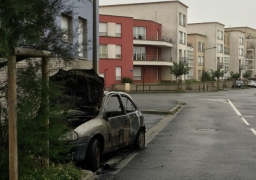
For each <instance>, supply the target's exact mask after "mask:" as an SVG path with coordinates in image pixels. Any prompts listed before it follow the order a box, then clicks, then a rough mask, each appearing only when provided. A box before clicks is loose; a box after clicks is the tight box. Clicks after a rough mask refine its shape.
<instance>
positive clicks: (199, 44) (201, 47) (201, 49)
mask: <svg viewBox="0 0 256 180" xmlns="http://www.w3.org/2000/svg"><path fill="white" fill-rule="evenodd" d="M198 51H204V43H202V42H198Z"/></svg>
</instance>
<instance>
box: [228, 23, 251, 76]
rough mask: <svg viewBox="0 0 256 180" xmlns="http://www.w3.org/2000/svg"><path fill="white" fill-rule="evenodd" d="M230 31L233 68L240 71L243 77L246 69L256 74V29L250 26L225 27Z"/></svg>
mask: <svg viewBox="0 0 256 180" xmlns="http://www.w3.org/2000/svg"><path fill="white" fill-rule="evenodd" d="M225 32H228V33H230V50H231V51H230V56H231V62H230V64H231V70H233V71H234V72H240V73H241V78H242V74H243V73H244V72H245V71H250V72H251V73H252V75H251V77H255V75H256V60H255V56H256V52H255V43H256V30H255V29H253V28H250V27H232V28H225Z"/></svg>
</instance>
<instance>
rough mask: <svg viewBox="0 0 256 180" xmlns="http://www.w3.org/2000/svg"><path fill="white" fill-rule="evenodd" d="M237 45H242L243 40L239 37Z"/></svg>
mask: <svg viewBox="0 0 256 180" xmlns="http://www.w3.org/2000/svg"><path fill="white" fill-rule="evenodd" d="M239 45H244V38H242V37H239Z"/></svg>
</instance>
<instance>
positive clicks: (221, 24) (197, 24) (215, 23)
mask: <svg viewBox="0 0 256 180" xmlns="http://www.w3.org/2000/svg"><path fill="white" fill-rule="evenodd" d="M200 24H220V25H222V26H225V24H221V23H219V22H201V23H188V24H187V25H200Z"/></svg>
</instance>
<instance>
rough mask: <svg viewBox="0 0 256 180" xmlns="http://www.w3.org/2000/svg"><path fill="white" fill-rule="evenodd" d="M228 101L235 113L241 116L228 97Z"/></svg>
mask: <svg viewBox="0 0 256 180" xmlns="http://www.w3.org/2000/svg"><path fill="white" fill-rule="evenodd" d="M228 102H229V104H230V106H231V107H232V108H233V109H234V110H235V112H236V114H237V115H238V116H240V117H241V116H242V114H241V113H240V112H239V111H238V110H237V109H236V107H235V106H234V104H233V103H232V102H231V101H230V100H229V99H228Z"/></svg>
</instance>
